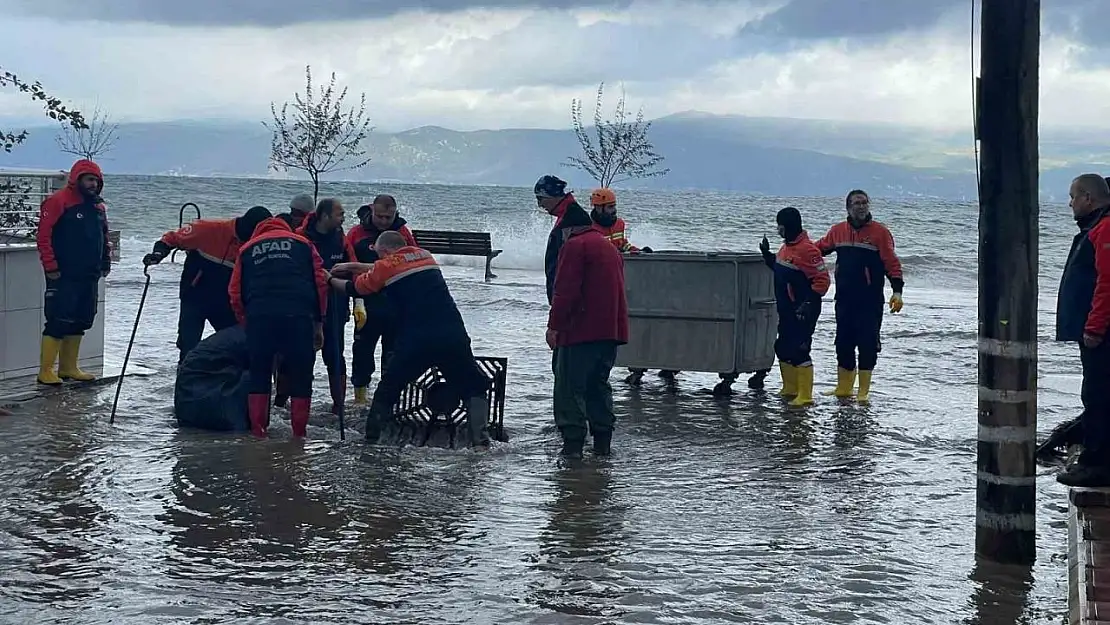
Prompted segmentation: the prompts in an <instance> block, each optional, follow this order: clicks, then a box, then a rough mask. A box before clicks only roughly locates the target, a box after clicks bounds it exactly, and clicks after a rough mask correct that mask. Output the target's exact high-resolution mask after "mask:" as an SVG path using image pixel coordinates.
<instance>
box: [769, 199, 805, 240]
mask: <svg viewBox="0 0 1110 625" xmlns="http://www.w3.org/2000/svg"><path fill="white" fill-rule="evenodd" d="M775 222H777V223H778V224H779V225H780V226H782V238H784V239H786V240H787V241H793V240H794V239H795V238H797V236H798V235H799V234H801V233H802V214H801V213H799V212H798V209H796V208H794V207H793V206H787V207H786V208H784V209H782V210H780V211H779V213H778V215H775Z"/></svg>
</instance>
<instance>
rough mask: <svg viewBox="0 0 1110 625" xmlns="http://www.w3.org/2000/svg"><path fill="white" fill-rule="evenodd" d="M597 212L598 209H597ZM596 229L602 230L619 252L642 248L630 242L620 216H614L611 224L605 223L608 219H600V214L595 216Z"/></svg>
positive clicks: (635, 250)
mask: <svg viewBox="0 0 1110 625" xmlns="http://www.w3.org/2000/svg"><path fill="white" fill-rule="evenodd" d="M595 212H596V211H595ZM593 220H594V229H595V230H597V231H598V232H600V233H601V234H602V235H603V236H604V237H605V238H606V239H609V242H610V243H612V244H613V247H615V248H617V251H618V252H622V253H623V252H638V251H640V248H638V247H636V246H635V245H632V244H631V243H629V242H628V238H627V237H625V235H624V220H623V219H621V218H620V217H614V219H613V222H612V223H610V224H609V225H604V222H605V221H606V220H604V219H602V220H599V219H598V216H596V215H594V216H593Z"/></svg>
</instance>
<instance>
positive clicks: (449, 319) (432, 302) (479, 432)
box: [329, 231, 490, 447]
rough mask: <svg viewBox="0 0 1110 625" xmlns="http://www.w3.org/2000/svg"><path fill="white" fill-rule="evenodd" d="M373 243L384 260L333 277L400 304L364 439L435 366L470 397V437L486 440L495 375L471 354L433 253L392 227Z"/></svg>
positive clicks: (458, 392)
mask: <svg viewBox="0 0 1110 625" xmlns="http://www.w3.org/2000/svg"><path fill="white" fill-rule="evenodd" d="M374 247H375V249H376V250H377V252H378V255H379V256H380V260H378V261H377V262H375V263H374V264H373V265H366V264H364V263H350V264H347V265H343V266H339V265H337V266H336V267H335V272H336V274H337V275H349V274H353V275H356V276H357V277H355V278H354V279H353V280H341V279H337V278H334V277H333V278H331V279H330V280H329V282H331V284H332V287H333V288H334V289H336V290H338V291H340V292H343V293H346V294H347V295H348V296H350V297H366V296H369V295H372V294H374V293H385V294H386V295H387V296H388V297H389V299H390V302H392V305H393V306H395V307H396V308H397V313H398V314H397V320H398V326H397V335H396V344H395V347H394V350H393V355H392V356H391V357H390V360H389V366H388V367H387V368H386V369H385V371H383V372H382V378H381V381H380V382H378V387H377V388H376V389H374V399H373V400H372V401H371V404H370V412H369V414H368V415H367V417H366V441H367V442H368V443H376V442H377V441H378V439H379V437H380V436H381V431H382V426H383V425H384V424H385V421H386V420H387V419H388V418H389V416H390V414H391V413H392V410H393V406H394V405H395V404H396V403H397V401H398V399H400V397H401V391H402V390H403V389H404V388H405V386H407V385H408V384H409V383H410V382H412V381H414V380H416V379H417V378H418V377H419V376H420V375H421V374H423V373H424V372H425V371H427V370H428V369H429V368H431V367H436V368H437V369H439V371H440V373H442V374H443V377H444V378H445V379H446V382H447V385H448V386H449V387H451V389H452V390H453V392H454V394H455V396H456V397H459V398H462V399H463V401H464V402H465V404H464V405H465V406H466V409H467V424H468V426H469V428H468V429H469V432H470V439H471V442H472V443H473V444H474V445H475V446H478V447H485V446H488V445H489V434H488V433H487V431H486V428H487V425H488V422H489V404H488V401H487V399H486V391H487V389H489V385H490V380H489V378H488V377H486V375H485V374H484V373H482V370H481V369H480V368H479V367H478V364H477V363H476V362H475V361H474V353H473V352H472V351H471V348H470V336H469V335H468V334H467V332H466V325H465V324H464V323H463V318H462V315H461V314H459V309H458V307H457V306H456V305H455V300H454V298H452V297H451V291H450V290H449V289H448V288H447V282H446V281H444V279H443V274H442V273H441V272H440V269H439V265H437V264H436V261H435V258H433V257H432V255H431V254H430V253H429V252H428V251H427V250H422V249H420V248H418V247H412V246H409V245H406V244H405V239H404V237H403V236H402V235H401V234H400V233H398V232H395V231H386V232H383V233H381V235H379V236H378V240H377V242H376V243H375V244H374Z"/></svg>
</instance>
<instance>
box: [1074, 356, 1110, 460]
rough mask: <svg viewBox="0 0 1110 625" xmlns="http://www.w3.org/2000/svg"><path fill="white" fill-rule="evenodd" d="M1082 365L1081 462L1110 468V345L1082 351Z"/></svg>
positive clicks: (1080, 357)
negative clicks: (1108, 388)
mask: <svg viewBox="0 0 1110 625" xmlns="http://www.w3.org/2000/svg"><path fill="white" fill-rule="evenodd" d="M1079 360H1080V362H1081V363H1082V364H1083V387H1082V390H1081V391H1080V396H1081V397H1082V399H1083V414H1082V415H1080V423H1081V424H1082V427H1083V453H1082V454H1081V455H1080V457H1079V462H1080V463H1082V464H1084V465H1087V466H1102V467H1106V466H1110V455H1108V454H1110V394H1108V392H1107V386H1110V343H1107V342H1106V341H1103V343H1102V344H1101V345H1099V346H1098V347H1095V348H1090V347H1083V346H1082V345H1080V347H1079Z"/></svg>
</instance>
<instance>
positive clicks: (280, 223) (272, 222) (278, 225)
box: [250, 217, 293, 239]
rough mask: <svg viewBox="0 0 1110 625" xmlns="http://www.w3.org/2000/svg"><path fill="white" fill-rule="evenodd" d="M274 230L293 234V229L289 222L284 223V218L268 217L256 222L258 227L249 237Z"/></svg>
mask: <svg viewBox="0 0 1110 625" xmlns="http://www.w3.org/2000/svg"><path fill="white" fill-rule="evenodd" d="M276 231H281V232H285V233H288V234H293V229H292V228H290V227H289V224H287V223H285V220H284V219H281V218H279V217H270V218H269V219H263V220H262V222H261V223H260V224H258V227H257V228H255V229H254V234H252V235H251V237H250V238H252V239H253V238H254V237H257V236H261V235H263V234H266V233H267V232H276Z"/></svg>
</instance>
